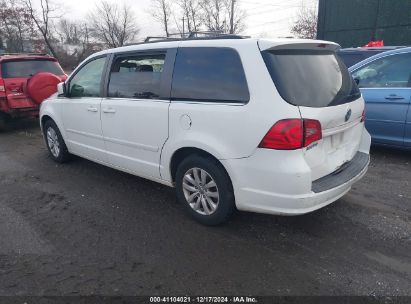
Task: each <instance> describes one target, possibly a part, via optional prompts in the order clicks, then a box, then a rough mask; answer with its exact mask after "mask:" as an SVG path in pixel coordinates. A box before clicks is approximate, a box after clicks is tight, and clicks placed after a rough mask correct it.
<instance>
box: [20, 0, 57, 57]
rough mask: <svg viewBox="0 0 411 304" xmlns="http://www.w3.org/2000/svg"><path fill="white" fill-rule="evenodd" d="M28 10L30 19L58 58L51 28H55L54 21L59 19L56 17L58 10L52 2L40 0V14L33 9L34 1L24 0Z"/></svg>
mask: <svg viewBox="0 0 411 304" xmlns="http://www.w3.org/2000/svg"><path fill="white" fill-rule="evenodd" d="M23 1H24V2H23V3H24V5H25V8H26V10H27V11H28V14H29V16H30V18H31V19H32V20H33V21H34V23H35V25H36V26H37V29H38V31H39V32H40V34H41V36H42V37H43V39H44V42H45V44H46V45H47V48H48V49H49V50H50V52H51V54H52V55H53V56H54V57H55V58H58V56H57V52H56V50H55V48H54V46H53V45H52V40H53V36H52V33H51V30H50V29H51V28H52V26H53V24H52V19H53V18H56V17H58V16H57V15H56V12H57V8H56V7H55V6H54V5H52V3H51V1H50V0H40V3H39V4H40V12H39V11H37V10H35V9H34V7H33V3H32V0H23Z"/></svg>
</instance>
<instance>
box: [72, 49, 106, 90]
mask: <svg viewBox="0 0 411 304" xmlns="http://www.w3.org/2000/svg"><path fill="white" fill-rule="evenodd" d="M105 63H106V57H100V58H97V59H95V60H93V61H90V62H89V63H87V64H86V65H85V66H83V67H82V68H81V69H80V70H79V71H78V72H77V73H76V75H74V76H73V78H71V80H70V89H69V94H70V97H99V96H100V85H101V78H102V77H101V76H102V74H103V70H104V64H105Z"/></svg>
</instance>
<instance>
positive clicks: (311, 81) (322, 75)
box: [263, 50, 360, 108]
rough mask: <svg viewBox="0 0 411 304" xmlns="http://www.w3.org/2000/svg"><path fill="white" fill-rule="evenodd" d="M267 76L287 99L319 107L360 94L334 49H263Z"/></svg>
mask: <svg viewBox="0 0 411 304" xmlns="http://www.w3.org/2000/svg"><path fill="white" fill-rule="evenodd" d="M263 57H264V60H265V63H266V65H267V68H268V70H269V72H270V74H271V77H272V79H273V81H274V83H275V85H276V87H277V89H278V91H279V93H280V95H281V97H282V98H283V99H284V100H286V101H287V102H289V103H291V104H293V105H296V106H304V107H314V108H322V107H328V106H336V105H340V104H344V103H348V102H351V101H353V100H355V99H357V98H359V97H360V91H359V89H358V86H357V84H356V83H355V82H354V80H353V78H352V77H351V75H350V74H349V72H348V70H347V67H346V66H345V65H344V63H343V62H342V60H341V59H340V58H339V57H338V56H337V55H336V53H335V52H332V51H325V50H320V51H317V50H278V51H265V52H263Z"/></svg>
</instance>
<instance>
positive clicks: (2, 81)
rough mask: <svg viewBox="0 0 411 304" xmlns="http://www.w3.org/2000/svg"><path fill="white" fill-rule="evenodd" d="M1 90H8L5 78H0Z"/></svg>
mask: <svg viewBox="0 0 411 304" xmlns="http://www.w3.org/2000/svg"><path fill="white" fill-rule="evenodd" d="M0 92H6V87H5V85H4V80H3V79H0Z"/></svg>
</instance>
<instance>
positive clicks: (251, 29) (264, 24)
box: [54, 0, 318, 39]
mask: <svg viewBox="0 0 411 304" xmlns="http://www.w3.org/2000/svg"><path fill="white" fill-rule="evenodd" d="M109 1H110V2H117V3H121V0H109ZM123 1H124V2H126V3H128V4H129V5H131V6H132V7H133V8H134V11H135V14H136V16H137V24H138V26H139V28H140V33H139V38H140V39H143V38H144V37H147V36H158V35H163V32H162V30H161V25H160V24H159V23H158V22H156V21H155V20H153V18H152V17H151V15H150V14H149V10H150V4H151V0H123ZM238 1H239V3H240V5H241V7H242V8H243V9H244V10H245V12H246V16H247V17H246V20H245V22H246V31H245V32H244V33H243V34H245V35H249V36H252V37H266V38H275V37H286V36H291V35H292V34H291V33H290V27H291V25H292V23H293V21H294V20H295V18H296V15H297V13H298V11H299V9H300V8H301V7H302V6H305V7H307V8H311V7H317V5H318V0H255V1H254V0H238ZM54 2H55V3H56V4H58V5H61V6H62V9H63V11H64V12H66V14H65V16H64V18H67V19H82V18H85V17H87V12H88V11H90V10H92V9H93V7H94V6H95V5H96V3H97V2H98V0H70V1H63V0H54ZM63 3H64V4H63Z"/></svg>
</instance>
